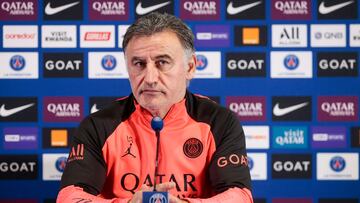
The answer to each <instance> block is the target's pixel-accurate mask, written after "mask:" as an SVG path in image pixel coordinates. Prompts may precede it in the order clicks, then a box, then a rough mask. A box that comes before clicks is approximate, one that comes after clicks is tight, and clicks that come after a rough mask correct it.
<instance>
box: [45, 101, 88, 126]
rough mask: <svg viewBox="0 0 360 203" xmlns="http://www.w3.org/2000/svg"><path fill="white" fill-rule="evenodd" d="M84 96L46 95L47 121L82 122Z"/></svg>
mask: <svg viewBox="0 0 360 203" xmlns="http://www.w3.org/2000/svg"><path fill="white" fill-rule="evenodd" d="M83 104H84V100H83V98H82V97H44V109H43V111H44V121H45V122H80V121H81V120H82V118H83V116H84V111H83Z"/></svg>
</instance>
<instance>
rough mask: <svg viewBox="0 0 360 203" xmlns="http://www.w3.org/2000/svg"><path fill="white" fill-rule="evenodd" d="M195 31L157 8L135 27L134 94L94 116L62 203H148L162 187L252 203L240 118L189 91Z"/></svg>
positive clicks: (174, 193) (187, 196) (177, 194)
mask: <svg viewBox="0 0 360 203" xmlns="http://www.w3.org/2000/svg"><path fill="white" fill-rule="evenodd" d="M193 42H194V36H193V33H192V31H191V30H190V28H189V27H187V26H186V25H185V24H184V23H183V22H182V21H181V20H180V19H178V18H176V17H175V16H172V15H168V14H159V13H152V14H149V15H147V16H145V17H142V18H140V19H139V20H138V21H137V22H135V23H134V24H133V25H132V26H130V27H129V29H128V30H127V32H126V34H125V36H124V41H123V48H124V54H125V60H126V65H127V69H128V73H129V78H130V84H131V89H132V94H131V95H130V96H129V97H126V98H122V99H119V100H118V101H116V102H115V103H114V104H112V105H111V106H110V107H108V108H106V109H104V110H101V111H99V112H97V113H94V114H91V115H90V116H88V117H87V118H86V119H84V121H83V122H82V123H81V124H80V127H79V129H78V132H77V134H76V135H75V136H74V138H73V143H72V148H71V151H70V155H69V158H68V162H67V165H66V168H65V171H64V174H63V176H62V180H61V191H60V192H59V195H58V199H57V202H124V203H125V202H141V201H142V192H143V191H151V190H152V187H153V185H154V176H153V174H154V172H155V157H156V141H157V137H156V135H155V132H154V131H153V130H152V129H151V125H150V121H151V120H152V118H153V117H154V116H159V117H161V118H163V120H164V128H163V129H162V131H161V135H160V137H161V139H160V146H159V157H158V160H159V165H158V173H157V178H156V180H157V186H156V188H157V190H158V191H168V192H169V199H170V202H173V203H180V202H204V203H207V202H209V203H210V202H229V203H230V202H231V203H234V202H246V203H250V202H252V196H251V192H250V174H249V169H248V166H247V157H246V151H245V138H244V133H243V130H242V128H241V126H240V124H239V122H238V120H237V118H236V117H235V116H234V115H232V113H230V111H228V110H227V109H225V108H223V107H220V106H219V105H217V104H216V103H214V102H212V101H211V100H209V99H207V98H204V97H200V96H196V95H194V94H191V93H190V92H188V91H187V90H186V87H187V85H188V83H189V81H190V80H191V79H192V78H193V76H194V71H195V68H196V57H195V54H194V52H195V49H194V43H193Z"/></svg>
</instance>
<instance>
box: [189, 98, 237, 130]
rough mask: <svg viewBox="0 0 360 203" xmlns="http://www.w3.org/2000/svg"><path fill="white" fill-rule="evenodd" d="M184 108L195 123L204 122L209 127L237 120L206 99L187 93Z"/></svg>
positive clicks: (221, 107) (223, 108)
mask: <svg viewBox="0 0 360 203" xmlns="http://www.w3.org/2000/svg"><path fill="white" fill-rule="evenodd" d="M186 99H187V101H186V108H187V111H188V114H189V115H190V117H192V118H193V119H194V120H195V121H198V122H204V123H207V124H209V125H211V126H213V125H224V124H226V122H229V120H234V119H235V120H237V119H236V117H235V116H234V114H233V113H232V112H231V111H230V110H229V109H227V108H225V107H223V106H221V105H219V104H218V103H216V102H214V101H212V100H211V99H209V98H208V97H205V96H202V95H197V94H192V93H190V92H187V95H186Z"/></svg>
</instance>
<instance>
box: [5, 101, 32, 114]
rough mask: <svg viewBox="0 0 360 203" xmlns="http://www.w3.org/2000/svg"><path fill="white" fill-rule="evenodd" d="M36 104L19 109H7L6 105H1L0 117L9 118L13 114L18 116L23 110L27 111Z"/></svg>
mask: <svg viewBox="0 0 360 203" xmlns="http://www.w3.org/2000/svg"><path fill="white" fill-rule="evenodd" d="M34 104H35V103H31V104H26V105H23V106H19V107H16V108H12V109H5V104H3V105H1V107H0V116H1V117H8V116H11V115H13V114H16V113H18V112H20V111H22V110H25V109H27V108H29V107H31V106H33V105H34Z"/></svg>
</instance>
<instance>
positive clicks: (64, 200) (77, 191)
mask: <svg viewBox="0 0 360 203" xmlns="http://www.w3.org/2000/svg"><path fill="white" fill-rule="evenodd" d="M129 201H130V199H118V198H114V199H104V198H101V197H99V196H95V195H92V194H89V193H87V192H85V191H83V188H81V187H76V186H73V185H70V186H67V187H65V188H63V189H61V191H60V192H59V194H58V197H57V199H56V203H78V202H97V203H128V202H129Z"/></svg>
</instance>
